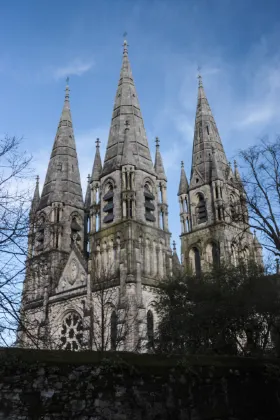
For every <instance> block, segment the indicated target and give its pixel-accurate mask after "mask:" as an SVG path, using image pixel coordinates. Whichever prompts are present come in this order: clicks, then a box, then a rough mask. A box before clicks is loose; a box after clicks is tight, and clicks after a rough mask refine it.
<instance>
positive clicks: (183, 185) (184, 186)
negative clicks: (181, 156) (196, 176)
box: [177, 161, 189, 195]
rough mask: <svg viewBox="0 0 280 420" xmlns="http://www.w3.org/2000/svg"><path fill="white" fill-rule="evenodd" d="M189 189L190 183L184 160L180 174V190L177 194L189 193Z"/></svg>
mask: <svg viewBox="0 0 280 420" xmlns="http://www.w3.org/2000/svg"><path fill="white" fill-rule="evenodd" d="M188 189H189V183H188V179H187V176H186V172H185V168H184V162H183V161H182V162H181V176H180V184H179V190H178V194H177V195H181V194H187V192H188Z"/></svg>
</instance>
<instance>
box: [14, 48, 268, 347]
mask: <svg viewBox="0 0 280 420" xmlns="http://www.w3.org/2000/svg"><path fill="white" fill-rule="evenodd" d="M99 149H100V141H99V139H97V141H96V154H95V158H94V164H93V168H92V173H91V175H89V176H88V185H87V191H86V196H85V200H83V196H82V188H81V181H80V174H79V167H78V160H77V153H76V146H75V139H74V131H73V126H72V117H71V112H70V101H69V86H68V84H67V86H66V92H65V100H64V105H63V110H62V114H61V118H60V121H59V125H58V129H57V133H56V136H55V141H54V145H53V150H52V154H51V158H50V161H49V166H48V170H47V176H46V179H45V183H44V187H43V191H42V195H41V197H40V193H39V181H38V180H37V183H36V188H35V192H34V198H33V201H32V206H31V211H30V234H29V242H28V247H29V255H28V259H27V264H26V279H25V282H24V288H23V297H22V308H21V313H22V321H23V323H24V324H25V327H26V328H25V329H22V330H21V331H19V332H18V345H21V346H27V347H34V346H36V347H40V348H42V347H43V348H61V349H67V350H80V349H91V350H94V349H96V350H102V351H104V350H109V349H113V350H130V351H134V350H137V351H140V350H141V351H147V350H149V349H150V348H152V347H153V340H154V329H155V328H156V324H157V322H158V320H157V317H156V314H155V313H154V310H153V300H154V298H155V292H156V290H157V286H158V284H159V281H160V279H162V278H166V277H168V276H170V275H172V274H173V273H175V272H176V271H178V270H181V268H182V267H181V264H180V261H179V258H178V256H177V253H176V247H175V244H173V252H172V250H171V248H170V236H171V234H170V232H169V228H168V202H167V177H166V174H165V170H164V166H163V161H162V157H161V152H160V142H159V139H158V138H156V153H155V161H154V164H153V161H152V158H151V153H150V149H149V145H148V140H147V136H146V132H145V128H144V122H143V118H142V114H141V110H140V105H139V101H138V96H137V92H136V88H135V84H134V80H133V77H132V71H131V67H130V62H129V59H128V45H127V42H126V41H124V45H123V59H122V67H121V72H120V78H119V83H118V87H117V92H116V97H115V102H114V107H113V115H112V120H111V127H110V132H109V138H108V143H107V148H106V155H105V159H104V164H103V165H102V161H101V156H100V150H99ZM178 196H179V202H180V219H181V226H182V235H181V242H182V243H181V256H182V264H183V266H184V267H185V268H186V269H188V268H189V269H192V270H193V271H196V272H197V273H199V272H200V271H201V269H203V270H204V269H207V268H208V267H209V266H210V265H212V264H216V263H219V262H220V260H221V261H231V263H233V264H236V263H237V260H238V258H239V257H240V256H241V257H243V258H244V259H249V258H250V257H251V258H254V259H255V260H256V261H257V262H258V263H260V264H261V263H262V250H261V246H260V244H259V242H258V240H257V238H256V236H253V235H252V233H251V232H250V231H248V230H247V231H246V232H245V231H244V227H245V226H246V222H247V218H248V215H247V209H246V205H245V204H244V190H243V187H242V183H241V179H240V175H239V172H238V169H237V167H236V165H235V169H234V172H233V171H232V169H231V167H230V165H229V163H228V162H227V159H226V155H225V152H224V149H223V145H222V142H221V139H220V136H219V133H218V130H217V127H216V124H215V120H214V118H213V115H212V112H211V109H210V107H209V104H208V101H207V98H206V95H205V92H204V88H203V85H202V81H201V77H200V78H199V88H198V103H197V111H196V121H195V133H194V144H193V157H192V172H191V179H190V184H189V183H188V180H187V177H186V174H185V170H184V167H183V164H182V168H181V179H180V185H179V192H178ZM240 215H242V218H241V219H240Z"/></svg>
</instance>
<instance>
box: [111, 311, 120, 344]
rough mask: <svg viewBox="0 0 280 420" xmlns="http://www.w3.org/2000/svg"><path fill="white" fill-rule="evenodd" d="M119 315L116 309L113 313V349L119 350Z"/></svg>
mask: <svg viewBox="0 0 280 420" xmlns="http://www.w3.org/2000/svg"><path fill="white" fill-rule="evenodd" d="M117 334H118V317H117V314H116V311H113V312H112V315H111V350H114V351H115V350H117Z"/></svg>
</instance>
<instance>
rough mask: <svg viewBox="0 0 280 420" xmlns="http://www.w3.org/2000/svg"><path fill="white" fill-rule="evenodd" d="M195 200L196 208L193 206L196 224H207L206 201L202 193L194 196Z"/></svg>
mask: <svg viewBox="0 0 280 420" xmlns="http://www.w3.org/2000/svg"><path fill="white" fill-rule="evenodd" d="M195 199H196V203H195V204H196V206H195V213H196V221H197V224H200V223H205V222H207V205H206V199H205V197H204V194H203V193H202V192H198V193H197V194H196V195H195Z"/></svg>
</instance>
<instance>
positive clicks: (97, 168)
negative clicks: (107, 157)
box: [91, 138, 102, 181]
mask: <svg viewBox="0 0 280 420" xmlns="http://www.w3.org/2000/svg"><path fill="white" fill-rule="evenodd" d="M95 143H96V151H95V157H94V163H93V167H92V174H91V179H92V181H99V178H100V176H101V172H102V162H101V156H100V140H99V138H97V139H96V142H95Z"/></svg>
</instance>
